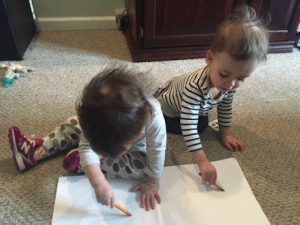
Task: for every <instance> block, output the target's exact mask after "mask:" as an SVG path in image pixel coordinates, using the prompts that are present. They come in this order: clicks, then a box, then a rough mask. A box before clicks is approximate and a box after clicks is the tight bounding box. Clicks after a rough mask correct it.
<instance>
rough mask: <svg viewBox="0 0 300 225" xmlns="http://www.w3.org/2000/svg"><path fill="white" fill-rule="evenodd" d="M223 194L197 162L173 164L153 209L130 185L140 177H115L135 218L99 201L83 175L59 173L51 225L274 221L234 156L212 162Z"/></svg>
mask: <svg viewBox="0 0 300 225" xmlns="http://www.w3.org/2000/svg"><path fill="white" fill-rule="evenodd" d="M212 163H213V165H214V166H215V167H216V168H217V171H218V180H219V182H220V183H221V184H222V186H223V188H224V189H225V192H220V191H216V190H213V189H211V188H210V187H208V186H207V185H205V184H204V183H203V182H202V181H201V178H200V177H199V176H198V170H197V168H196V166H195V165H193V164H189V165H181V166H169V167H165V168H164V172H163V175H162V177H161V184H160V194H161V198H162V203H161V204H160V205H159V206H158V207H157V208H156V209H155V210H153V211H149V212H146V211H145V210H144V209H141V208H140V207H139V204H138V202H139V196H138V194H135V193H129V192H128V189H129V188H130V187H131V186H132V185H133V184H135V183H136V181H132V180H125V179H111V180H110V183H111V184H112V186H113V190H114V193H115V196H116V201H117V202H118V203H120V204H121V205H123V206H124V207H125V208H127V209H128V210H129V211H130V212H131V213H132V214H133V216H131V217H128V216H126V215H124V214H123V213H121V212H120V211H119V210H118V209H115V208H113V209H111V208H110V207H107V206H102V205H101V204H99V203H97V202H96V198H95V194H94V191H93V189H92V187H91V186H90V184H89V181H88V179H87V178H86V177H85V176H72V177H60V178H59V181H58V186H57V193H56V199H55V205H54V211H53V217H52V224H53V225H68V224H70V225H75V224H80V225H85V224H87V225H88V224H101V225H119V224H120V225H127V224H128V225H129V224H130V225H142V224H143V225H170V224H172V225H177V224H178V225H184V224H187V225H220V224H222V225H241V224H243V225H253V224H256V225H270V222H269V221H268V219H267V217H266V216H265V214H264V213H263V211H262V209H261V207H260V205H259V204H258V202H257V201H256V199H255V197H254V195H253V193H252V191H251V189H250V186H249V184H248V182H247V180H246V179H245V177H244V174H243V173H242V171H241V168H240V167H239V165H238V163H237V161H236V160H235V159H233V158H230V159H224V160H220V161H215V162H212Z"/></svg>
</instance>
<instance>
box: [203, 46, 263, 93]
mask: <svg viewBox="0 0 300 225" xmlns="http://www.w3.org/2000/svg"><path fill="white" fill-rule="evenodd" d="M206 63H207V65H208V66H209V79H210V85H211V86H210V87H216V88H217V89H218V90H219V91H221V92H225V91H229V90H231V89H234V88H238V87H239V86H240V84H241V82H243V81H244V80H245V79H246V78H247V77H249V76H250V75H251V73H252V72H253V71H254V69H255V68H256V66H257V64H258V62H257V61H256V60H247V61H238V60H234V59H232V57H231V56H230V55H229V54H228V53H226V52H218V53H215V54H214V53H213V52H212V51H210V50H209V51H208V52H207V54H206Z"/></svg>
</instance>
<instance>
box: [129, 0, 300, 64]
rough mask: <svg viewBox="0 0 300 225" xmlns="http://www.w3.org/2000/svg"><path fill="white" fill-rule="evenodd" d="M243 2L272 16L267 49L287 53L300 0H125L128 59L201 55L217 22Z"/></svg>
mask: <svg viewBox="0 0 300 225" xmlns="http://www.w3.org/2000/svg"><path fill="white" fill-rule="evenodd" d="M245 3H246V4H248V5H250V6H252V7H254V8H255V9H256V11H257V14H258V15H259V16H260V17H266V15H267V14H269V15H270V16H271V18H272V19H271V22H270V23H269V26H268V29H269V30H270V46H269V52H270V53H283V52H291V51H292V48H293V46H294V43H295V33H296V29H297V26H298V23H299V22H300V0H248V1H246V0H127V1H126V7H127V12H128V27H127V29H126V31H125V32H126V37H127V40H128V44H129V46H130V51H131V54H132V57H133V60H134V61H155V60H171V59H187V58H199V57H204V55H205V52H206V50H207V49H208V47H209V45H210V42H211V40H212V38H213V36H214V34H215V32H216V29H217V27H218V25H219V24H220V23H221V22H222V21H223V20H224V19H225V18H226V17H228V16H229V15H230V14H231V13H232V12H233V10H234V9H235V8H237V7H238V6H240V5H242V4H245Z"/></svg>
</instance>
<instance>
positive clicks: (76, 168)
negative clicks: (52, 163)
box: [63, 149, 83, 173]
mask: <svg viewBox="0 0 300 225" xmlns="http://www.w3.org/2000/svg"><path fill="white" fill-rule="evenodd" d="M63 167H64V169H65V170H67V171H69V172H73V173H83V170H82V168H81V165H80V156H79V152H78V149H73V150H71V151H70V152H69V153H68V154H67V155H66V156H65V157H64V160H63Z"/></svg>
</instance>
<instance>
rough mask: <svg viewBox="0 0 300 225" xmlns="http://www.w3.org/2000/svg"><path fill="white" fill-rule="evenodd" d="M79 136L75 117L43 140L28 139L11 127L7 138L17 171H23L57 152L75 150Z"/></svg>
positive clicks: (79, 131) (79, 132) (79, 130)
mask: <svg viewBox="0 0 300 225" xmlns="http://www.w3.org/2000/svg"><path fill="white" fill-rule="evenodd" d="M80 134H81V129H80V127H79V124H78V121H77V118H76V117H71V118H69V119H68V120H67V121H66V123H64V124H62V125H60V126H59V127H57V128H56V129H55V130H54V131H53V132H51V133H49V134H48V135H47V136H46V137H44V138H43V139H41V138H35V139H30V138H28V137H26V136H25V135H24V134H22V133H21V131H20V130H19V129H18V128H17V127H11V128H10V129H9V133H8V138H9V143H10V147H11V150H12V152H13V159H14V161H15V165H16V167H17V170H18V171H23V170H25V169H28V168H31V167H33V166H34V165H36V164H37V161H39V160H41V159H44V158H46V157H49V156H51V155H53V154H55V153H56V152H57V151H63V150H67V149H72V148H76V147H77V146H78V143H79V139H80Z"/></svg>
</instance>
